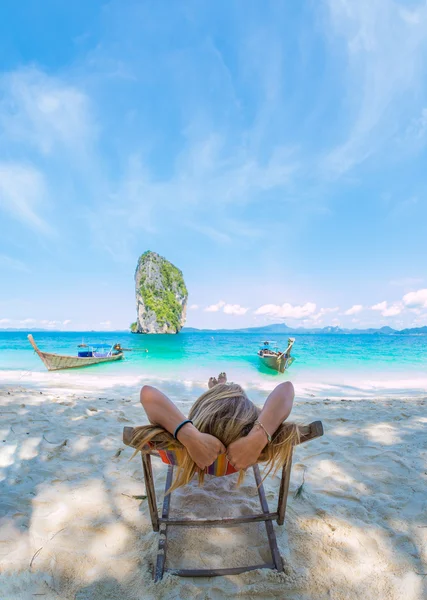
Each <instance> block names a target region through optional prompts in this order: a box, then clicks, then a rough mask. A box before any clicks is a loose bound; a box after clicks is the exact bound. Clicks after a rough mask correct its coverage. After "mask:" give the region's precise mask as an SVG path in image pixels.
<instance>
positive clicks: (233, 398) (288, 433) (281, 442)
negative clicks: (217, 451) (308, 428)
mask: <svg viewBox="0 0 427 600" xmlns="http://www.w3.org/2000/svg"><path fill="white" fill-rule="evenodd" d="M259 413H260V409H259V408H257V407H256V406H255V404H253V402H251V400H249V398H248V397H247V395H246V394H245V392H244V391H243V389H242V388H241V387H240V385H238V384H237V383H219V384H217V385H215V386H213V387H212V388H211V389H210V390H208V391H206V392H205V393H204V394H202V395H201V396H200V398H198V399H197V400H196V402H195V403H194V404H193V406H192V408H191V410H190V414H189V418H190V419H191V420H192V421H193V424H194V426H195V427H196V428H197V429H198V430H199V431H200V432H201V433H209V434H211V435H214V436H215V437H216V438H218V439H219V440H220V441H221V442H222V443H223V444H224V446H225V447H228V446H229V445H230V444H231V443H232V442H234V441H236V440H238V439H239V438H241V437H244V436H246V435H248V433H249V432H250V431H251V429H252V427H253V426H254V423H255V421H256V420H257V419H258V416H259ZM148 442H152V443H153V444H154V445H155V447H156V448H158V449H159V450H166V449H168V450H181V451H182V452H180V453H179V455H180V457H181V459H180V463H179V465H178V468H177V473H176V476H175V479H174V481H173V483H172V486H171V487H170V490H169V491H173V490H174V489H176V488H177V487H180V486H182V485H185V484H187V483H189V481H190V480H191V479H192V478H193V476H194V474H195V473H196V472H198V477H199V483H200V484H202V483H203V481H204V476H205V472H204V471H200V470H199V469H198V467H197V465H196V464H195V463H194V461H193V459H192V458H191V457H190V455H189V454H188V452H187V450H186V448H185V447H184V446H183V445H182V444H181V443H180V442H179V441H178V440H175V438H174V437H173V435H171V434H170V433H169V432H168V431H166V430H165V429H163V428H162V427H160V426H158V425H143V426H141V427H136V428H135V434H134V437H133V439H132V445H133V446H134V447H135V448H136V450H135V454H136V453H137V452H139V451H141V452H146V453H147V452H150V450H151V449H150V447H149V446H147V444H148ZM298 442H299V429H298V426H297V425H295V424H293V423H282V424H281V425H280V426H279V428H278V429H277V431H276V432H275V433H274V434H273V435H272V440H271V442H269V443H268V444H267V445H266V446H265V448H264V449H263V451H262V452H261V455H260V456H259V458H258V462H262V463H266V464H265V471H266V472H265V477H266V476H267V475H268V474H269V473H270V472H271V471H272V470H274V472H276V471H277V470H278V469H279V468H280V467H282V466H283V465H284V464H286V462H287V461H288V460H289V459H290V456H291V452H292V447H293V446H294V445H295V444H297V443H298ZM135 454H134V456H135ZM244 475H245V472H244V471H243V470H241V471H239V479H238V485H239V484H240V483H241V482H242V481H243V478H244Z"/></svg>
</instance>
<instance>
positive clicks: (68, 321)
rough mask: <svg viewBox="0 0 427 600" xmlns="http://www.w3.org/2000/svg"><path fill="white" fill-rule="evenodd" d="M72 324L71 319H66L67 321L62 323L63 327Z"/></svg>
mask: <svg viewBox="0 0 427 600" xmlns="http://www.w3.org/2000/svg"><path fill="white" fill-rule="evenodd" d="M70 323H71V320H70V319H65V321H63V322H62V324H63V325H69V324H70Z"/></svg>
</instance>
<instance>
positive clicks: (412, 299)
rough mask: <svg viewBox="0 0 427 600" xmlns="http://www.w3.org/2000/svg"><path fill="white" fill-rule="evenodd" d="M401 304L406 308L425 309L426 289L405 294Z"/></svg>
mask: <svg viewBox="0 0 427 600" xmlns="http://www.w3.org/2000/svg"><path fill="white" fill-rule="evenodd" d="M403 304H404V305H405V306H407V307H408V308H427V288H424V289H422V290H418V291H416V292H409V294H405V295H404V296H403Z"/></svg>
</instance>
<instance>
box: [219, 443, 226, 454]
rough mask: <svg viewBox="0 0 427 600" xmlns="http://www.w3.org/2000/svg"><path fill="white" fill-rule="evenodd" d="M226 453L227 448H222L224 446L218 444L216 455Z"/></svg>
mask: <svg viewBox="0 0 427 600" xmlns="http://www.w3.org/2000/svg"><path fill="white" fill-rule="evenodd" d="M218 441H219V440H218ZM226 452H227V448H226V447H225V446H224V444H223V443H222V442H219V450H218V454H225V453H226Z"/></svg>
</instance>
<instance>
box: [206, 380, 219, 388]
mask: <svg viewBox="0 0 427 600" xmlns="http://www.w3.org/2000/svg"><path fill="white" fill-rule="evenodd" d="M217 383H218V381H217V379H216V377H209V381H208V388H209V389H211V388H213V386H214V385H216V384H217Z"/></svg>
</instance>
